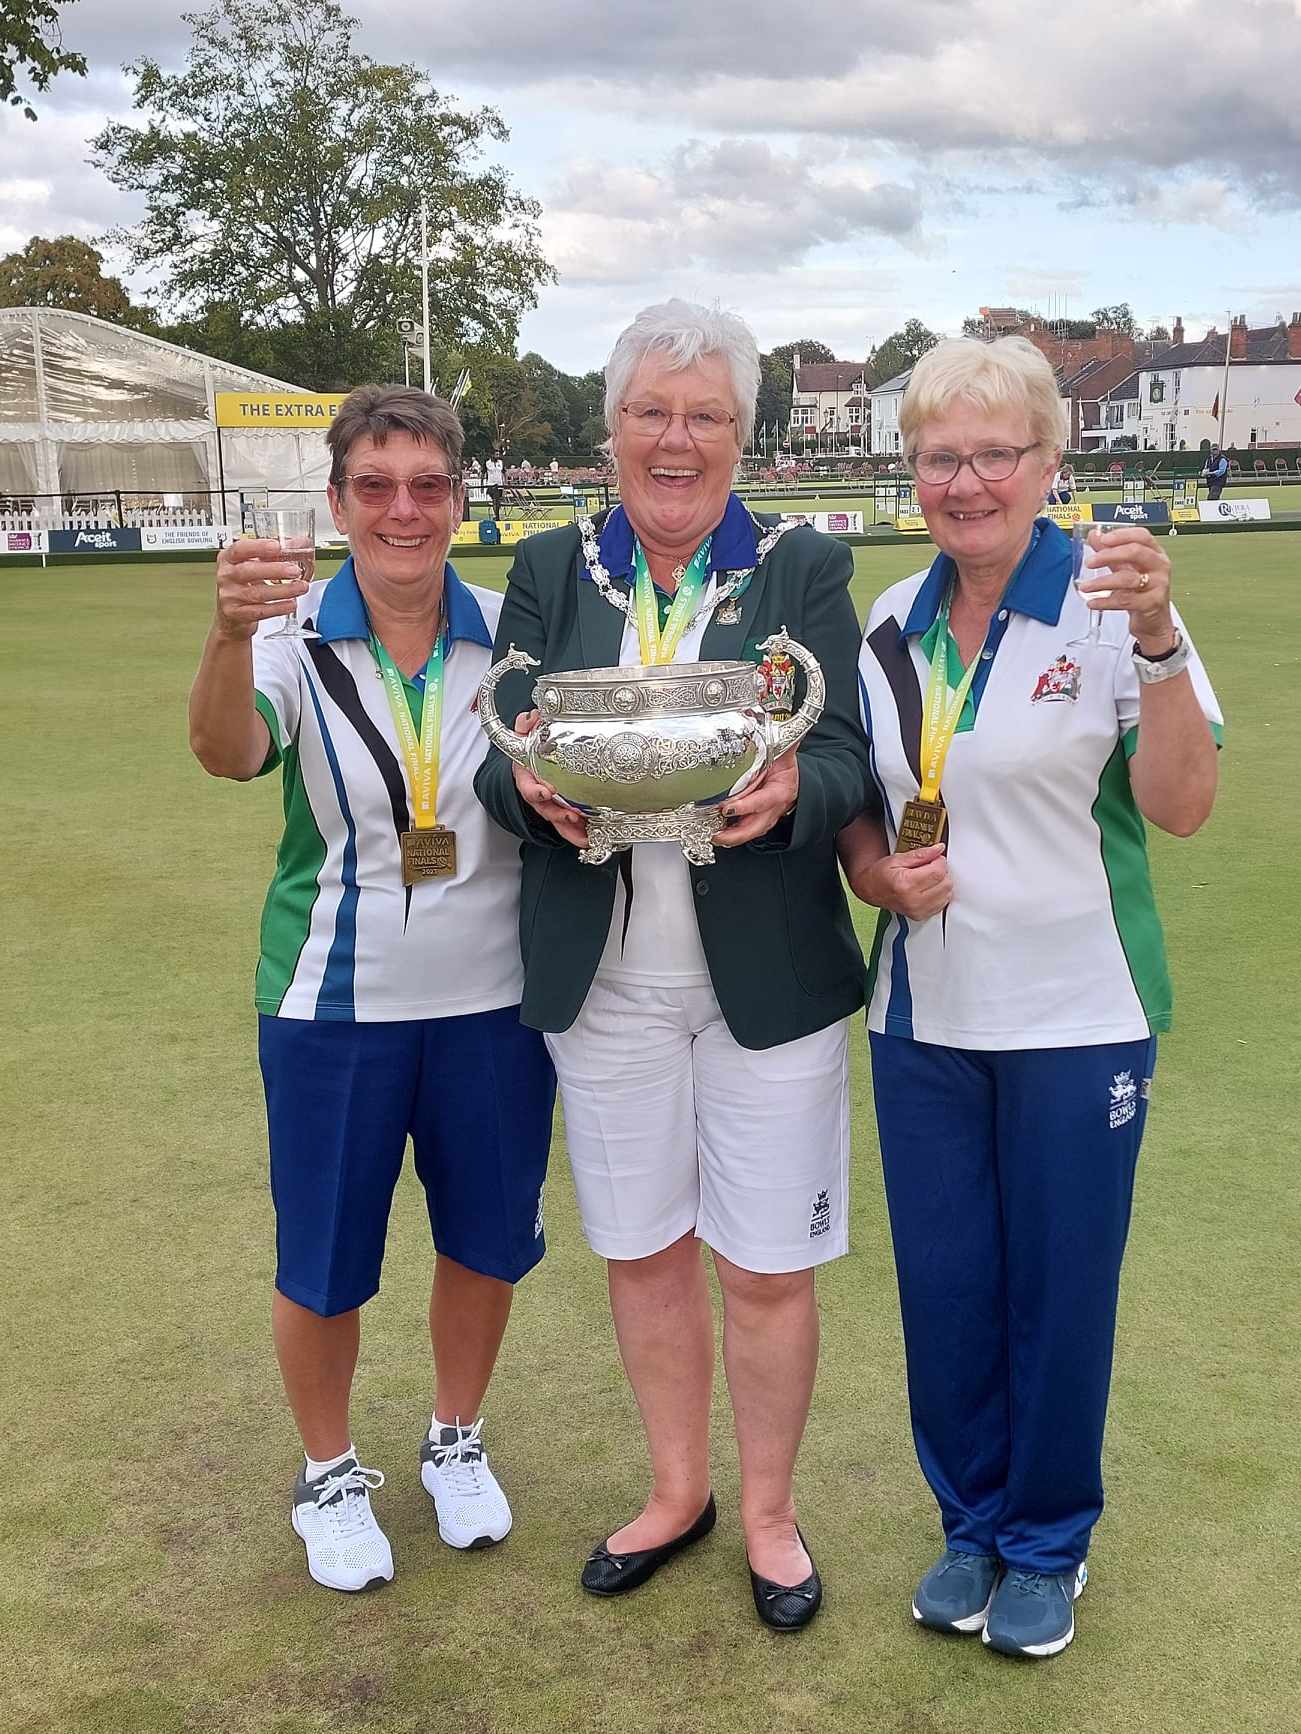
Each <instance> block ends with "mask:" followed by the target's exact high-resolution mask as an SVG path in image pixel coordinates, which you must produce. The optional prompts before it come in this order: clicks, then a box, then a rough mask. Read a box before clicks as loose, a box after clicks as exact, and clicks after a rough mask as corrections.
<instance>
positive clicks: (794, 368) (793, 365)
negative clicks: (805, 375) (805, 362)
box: [791, 349, 800, 385]
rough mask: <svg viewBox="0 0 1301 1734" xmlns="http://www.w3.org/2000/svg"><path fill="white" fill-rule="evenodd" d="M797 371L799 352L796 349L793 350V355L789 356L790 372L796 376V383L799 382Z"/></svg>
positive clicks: (798, 369) (798, 367) (798, 368)
mask: <svg viewBox="0 0 1301 1734" xmlns="http://www.w3.org/2000/svg"><path fill="white" fill-rule="evenodd" d="M799 371H800V352H799V350H798V349H797V350H796V351H795V353H794V355H792V356H791V372H792V373H793V374H794V375H795V376H796V384H797V385H798V383H799Z"/></svg>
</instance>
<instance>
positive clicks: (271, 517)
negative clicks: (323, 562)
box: [253, 506, 320, 638]
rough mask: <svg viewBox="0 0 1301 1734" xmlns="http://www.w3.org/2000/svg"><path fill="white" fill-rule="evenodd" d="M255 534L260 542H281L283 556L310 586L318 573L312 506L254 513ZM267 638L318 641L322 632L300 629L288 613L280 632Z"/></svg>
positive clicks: (268, 508) (264, 508)
mask: <svg viewBox="0 0 1301 1734" xmlns="http://www.w3.org/2000/svg"><path fill="white" fill-rule="evenodd" d="M253 533H254V535H256V536H257V537H258V538H259V539H260V540H265V541H269V542H278V543H279V544H280V552H281V554H282V555H283V556H284V558H285V559H286V560H292V561H293V562H294V564H295V566H297V568H298V570H299V573H300V574H301V576H302V579H303V582H304V583H305V584H310V583H311V581H312V579H313V577H314V576H315V573H316V513H315V511H314V510H313V509H312V507H311V506H305V507H294V508H290V509H285V508H281V507H278V506H261V507H259V508H258V509H257V510H256V511H255V512H254V513H253ZM267 637H268V638H319V637H320V633H319V632H311V631H309V630H308V629H307V628H306V627H303V626H300V625H299V624H298V614H297V612H296V611H295V612H294V613H293V614H286V615H285V620H284V625H283V626H282V627H281V628H280V630H279V631H278V632H269V633H268V634H267Z"/></svg>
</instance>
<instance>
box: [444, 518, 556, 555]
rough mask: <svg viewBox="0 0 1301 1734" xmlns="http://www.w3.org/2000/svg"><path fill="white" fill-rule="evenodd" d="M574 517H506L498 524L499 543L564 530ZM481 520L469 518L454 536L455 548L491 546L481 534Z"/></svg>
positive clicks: (512, 543)
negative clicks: (548, 531)
mask: <svg viewBox="0 0 1301 1734" xmlns="http://www.w3.org/2000/svg"><path fill="white" fill-rule="evenodd" d="M573 521H574V520H573V519H572V518H506V519H503V520H502V522H501V523H500V524H498V526H497V539H498V543H499V544H500V546H501V547H503V548H508V547H512V546H513V545H514V544H515V543H516V542H522V541H523V539H524V537H525V536H540V535H541V534H542V532H543V531H544V530H562V529H564V527H565V525H566V524H572V523H573ZM479 523H480V520H479V519H477V518H467V519H466V521H465V523H464V524H462V525H461V526H460V528H459V529H458V530H456V532H455V533H454V534H453V536H452V546H453V548H480V547H482V548H490V547H492V546H493V544H492V543H491V542H485V541H484V540H483V538H482V537H481V536H480V534H479Z"/></svg>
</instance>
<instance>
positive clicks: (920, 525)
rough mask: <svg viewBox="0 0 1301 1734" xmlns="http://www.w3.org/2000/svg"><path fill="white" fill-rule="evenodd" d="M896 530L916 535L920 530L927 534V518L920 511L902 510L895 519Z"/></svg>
mask: <svg viewBox="0 0 1301 1734" xmlns="http://www.w3.org/2000/svg"><path fill="white" fill-rule="evenodd" d="M894 527H895V529H896V530H902V531H903V532H904V533H905V535H910V536H914V535H917V534H918V533H919V532H920V533H921V534H922V535H925V534H926V520H925V518H923V517H922V515H921V513H920V512H901V513H900V514H899V516H898V517H897V518H896V519H895V520H894Z"/></svg>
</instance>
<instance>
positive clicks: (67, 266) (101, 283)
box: [0, 0, 156, 331]
mask: <svg viewBox="0 0 1301 1734" xmlns="http://www.w3.org/2000/svg"><path fill="white" fill-rule="evenodd" d="M0 4H3V0H0ZM0 307H62V308H65V309H66V310H67V311H68V312H70V313H90V314H93V316H94V317H95V318H96V319H111V320H112V321H113V322H114V324H116V325H131V326H134V327H135V329H136V330H138V331H154V330H156V325H155V322H154V317H153V310H152V309H151V308H149V307H144V306H139V307H137V306H133V305H132V302H131V297H130V296H129V295H128V294H127V292H126V289H125V288H124V287H123V285H122V284H121V283H120V282H119V281H118V279H117V278H116V277H106V276H105V275H104V255H103V254H102V253H101V252H100V251H99V250H98V249H97V248H95V247H92V246H91V245H90V243H89V242H88V241H79V240H78V239H77V238H76V236H75V235H59V236H56V237H55V239H53V240H47V239H46V238H45V237H44V236H43V235H33V236H32V238H31V240H30V241H29V242H28V243H27V245H26V246H25V247H23V248H22V249H21V250H20V251H18V252H17V253H9V254H7V255H6V256H5V257H4V258H2V259H0Z"/></svg>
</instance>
